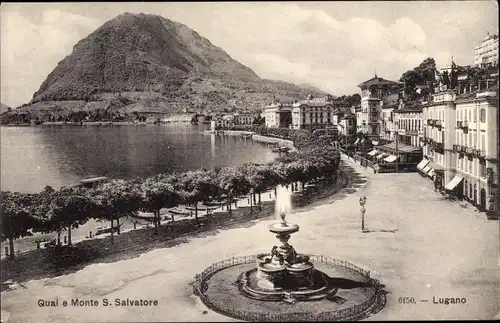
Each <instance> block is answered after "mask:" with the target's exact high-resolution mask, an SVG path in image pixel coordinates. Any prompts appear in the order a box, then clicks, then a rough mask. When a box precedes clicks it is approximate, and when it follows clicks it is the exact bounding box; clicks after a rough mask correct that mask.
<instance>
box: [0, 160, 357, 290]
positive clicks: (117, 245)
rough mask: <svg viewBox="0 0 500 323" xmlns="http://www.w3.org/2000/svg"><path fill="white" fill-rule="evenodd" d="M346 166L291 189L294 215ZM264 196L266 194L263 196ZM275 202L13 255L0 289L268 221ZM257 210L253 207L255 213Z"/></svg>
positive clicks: (330, 192) (341, 185) (320, 198)
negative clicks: (325, 177) (57, 252)
mask: <svg viewBox="0 0 500 323" xmlns="http://www.w3.org/2000/svg"><path fill="white" fill-rule="evenodd" d="M348 173H352V168H351V167H350V166H349V165H347V164H343V165H341V167H340V168H339V176H338V180H337V182H336V183H328V182H326V181H321V182H318V183H316V184H315V185H314V186H309V187H307V188H306V190H305V191H306V192H305V194H303V193H302V192H300V191H296V192H294V193H293V195H292V200H293V205H294V212H301V211H303V210H307V209H309V208H311V207H313V206H315V205H318V204H324V203H325V202H328V201H329V200H331V199H332V198H333V199H336V198H338V196H337V195H339V193H341V192H342V191H343V190H344V189H345V188H346V187H348V186H350V185H351V184H352V182H353V179H352V178H351V176H349V174H348ZM264 194H267V193H264ZM274 203H275V200H274V199H273V200H272V201H267V202H263V203H262V206H261V207H262V208H261V210H255V211H254V212H253V213H250V208H249V207H247V206H243V207H238V208H237V209H236V210H233V215H232V216H229V215H228V212H227V211H219V212H214V213H213V214H212V215H211V216H210V217H200V219H199V222H200V223H201V225H200V226H198V225H196V223H195V222H196V221H195V219H190V218H188V219H182V220H177V221H175V222H168V223H167V224H164V225H162V226H160V228H159V234H158V235H156V236H155V235H154V234H153V228H152V227H149V228H137V229H135V230H130V231H128V232H123V233H122V234H120V235H115V236H114V240H115V242H114V244H111V242H110V235H106V236H103V237H99V238H97V239H95V238H92V239H85V240H83V241H80V242H78V243H74V244H73V246H72V247H71V248H68V247H67V246H63V248H62V250H63V251H64V252H63V253H62V257H60V256H61V255H55V254H54V253H53V250H52V249H35V250H30V251H27V252H23V253H20V254H19V255H17V257H16V260H15V261H14V262H12V261H10V260H8V259H6V258H3V259H1V260H0V263H1V267H2V273H3V275H2V291H4V290H6V289H8V286H7V285H8V284H11V283H9V282H11V281H14V282H17V283H22V282H25V281H29V280H33V279H42V278H47V277H54V276H60V275H65V274H68V273H71V272H75V271H78V270H81V269H83V268H84V267H86V266H88V265H92V264H96V263H103V262H116V261H120V260H124V259H130V258H135V257H138V256H140V255H141V254H144V253H145V252H148V251H151V250H155V249H158V248H170V247H173V246H176V245H178V244H182V243H189V242H190V241H191V240H192V239H194V238H198V237H200V236H210V235H217V234H218V232H219V231H220V230H231V229H235V228H241V227H249V226H253V225H254V224H255V223H256V222H258V221H259V220H270V219H272V218H273V217H274V216H275V215H274ZM257 208H258V206H255V209H257Z"/></svg>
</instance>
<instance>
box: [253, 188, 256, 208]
mask: <svg viewBox="0 0 500 323" xmlns="http://www.w3.org/2000/svg"><path fill="white" fill-rule="evenodd" d="M253 204H254V205H256V204H257V193H255V191H254V192H253Z"/></svg>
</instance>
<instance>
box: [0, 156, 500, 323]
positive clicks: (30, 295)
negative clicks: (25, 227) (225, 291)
mask: <svg viewBox="0 0 500 323" xmlns="http://www.w3.org/2000/svg"><path fill="white" fill-rule="evenodd" d="M344 160H345V159H344ZM347 163H348V164H349V165H351V166H352V167H354V168H355V169H356V170H357V171H358V172H360V173H361V174H362V175H364V176H366V179H367V182H366V183H365V184H363V185H362V186H361V187H360V188H358V189H357V190H356V191H352V192H347V191H346V190H344V193H341V194H340V195H339V196H338V197H337V198H335V200H334V201H333V202H328V203H326V204H322V205H319V206H315V207H312V208H309V209H306V210H305V211H303V212H300V213H294V214H292V215H290V216H288V217H287V220H288V221H289V222H291V223H296V224H298V225H299V226H300V231H299V232H298V233H296V234H294V236H293V237H292V238H291V239H290V244H292V245H293V246H294V248H295V249H296V250H297V251H298V252H300V253H305V254H316V255H320V254H323V255H328V256H331V257H336V258H340V259H344V260H347V261H349V262H352V263H354V264H356V265H358V266H360V267H362V268H365V269H368V270H370V271H371V277H373V278H375V279H378V280H380V282H381V284H383V285H385V288H384V289H385V290H386V291H387V292H388V294H387V305H386V306H385V308H384V309H382V310H381V311H380V312H379V313H377V314H375V315H373V316H371V317H370V318H368V320H410V319H413V320H431V319H436V320H442V319H446V320H451V319H493V318H494V317H495V316H497V315H498V313H499V312H500V305H499V302H498V300H499V296H500V294H499V288H500V287H499V270H498V269H499V230H498V227H499V224H498V221H489V220H486V216H485V215H481V214H474V212H473V211H470V210H467V209H466V210H464V209H462V208H461V207H460V206H459V205H458V204H457V203H454V202H450V201H445V200H443V198H442V196H441V195H440V194H439V193H436V192H434V190H433V186H432V183H431V182H430V181H429V180H427V179H424V178H422V177H421V176H420V175H419V174H417V173H406V174H373V173H370V172H367V171H365V170H364V168H361V167H359V166H358V165H355V164H354V163H353V162H347ZM351 190H352V189H351ZM361 196H366V197H367V202H366V205H365V208H366V214H365V229H367V231H368V232H365V233H363V232H362V231H361V213H360V205H359V197H361ZM470 208H471V207H469V209H470ZM270 223H272V221H270V220H260V221H256V223H255V225H253V226H250V227H244V228H237V229H230V230H223V231H220V232H219V233H218V234H217V235H210V236H206V237H201V238H193V239H191V241H189V243H184V244H180V245H178V246H176V247H172V248H165V249H156V250H154V251H151V252H148V253H145V254H143V255H141V256H140V257H138V258H135V259H130V260H124V261H119V262H115V263H99V264H94V265H89V266H87V267H85V268H84V269H82V270H80V271H78V272H76V273H74V274H69V275H65V276H59V277H56V278H52V279H43V280H37V281H29V282H27V283H26V284H24V286H25V287H26V288H22V287H19V286H18V287H16V288H14V290H11V291H7V292H4V293H2V314H7V315H9V316H10V318H9V322H40V321H51V322H65V321H71V322H88V321H95V322H104V321H107V322H112V321H122V322H124V321H231V319H229V318H226V317H223V316H220V315H218V314H216V313H213V312H211V311H208V313H205V314H204V313H203V311H205V310H206V308H205V307H204V306H203V305H202V304H201V303H200V302H199V301H198V299H196V298H195V297H194V296H192V289H191V286H190V285H189V284H190V282H192V281H193V278H194V276H195V275H196V274H198V273H200V272H201V271H203V270H204V269H205V268H206V267H207V266H209V265H210V264H211V263H213V262H216V261H219V260H223V259H226V258H229V257H231V256H237V255H250V254H256V253H259V252H269V250H270V249H271V247H272V246H273V245H274V244H275V243H276V238H275V237H274V235H273V234H271V233H269V231H268V230H267V226H268V225H269V224H270ZM75 298H79V299H81V300H89V301H90V300H97V301H99V303H100V304H99V305H98V306H94V307H92V308H91V309H89V308H86V307H74V306H67V307H64V306H62V305H60V304H61V302H62V301H64V300H66V301H68V302H70V301H71V299H75ZM104 298H106V299H108V300H112V303H113V306H107V307H106V306H103V305H102V303H103V301H102V300H103V299H104ZM115 298H120V299H127V298H129V299H144V300H152V301H155V300H157V301H158V306H148V307H133V306H114V300H115ZM411 298H413V300H414V301H415V304H411V303H408V302H409V299H411ZM444 298H460V299H462V303H461V304H448V305H445V304H434V301H436V302H438V303H439V300H440V299H441V300H443V302H444ZM40 299H42V300H44V301H52V300H56V299H58V300H59V306H58V307H57V308H54V307H40V306H38V304H37V302H38V301H39V300H40ZM463 299H465V303H463ZM398 300H399V302H398ZM407 300H408V301H407ZM403 302H405V303H403ZM497 318H498V317H497Z"/></svg>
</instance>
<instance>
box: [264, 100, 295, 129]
mask: <svg viewBox="0 0 500 323" xmlns="http://www.w3.org/2000/svg"><path fill="white" fill-rule="evenodd" d="M262 115H263V117H264V119H265V120H266V127H268V128H289V127H290V126H291V125H292V104H291V103H280V102H277V101H275V102H273V103H271V104H270V105H267V106H266V107H265V108H264V111H263V112H262Z"/></svg>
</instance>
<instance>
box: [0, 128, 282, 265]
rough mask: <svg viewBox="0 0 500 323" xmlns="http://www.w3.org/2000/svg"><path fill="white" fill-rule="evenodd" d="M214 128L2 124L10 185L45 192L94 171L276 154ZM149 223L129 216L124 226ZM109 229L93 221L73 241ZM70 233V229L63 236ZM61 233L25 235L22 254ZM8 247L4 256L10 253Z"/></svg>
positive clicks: (130, 174)
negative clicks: (210, 130) (217, 132)
mask: <svg viewBox="0 0 500 323" xmlns="http://www.w3.org/2000/svg"><path fill="white" fill-rule="evenodd" d="M206 129H208V127H207V126H206V125H199V126H196V125H191V124H181V123H179V124H166V125H133V124H130V125H103V126H76V125H50V126H49V125H42V126H35V127H1V128H0V130H1V138H0V140H1V176H2V177H1V188H2V190H10V191H18V192H32V193H36V192H39V191H41V190H42V189H43V188H44V187H45V186H46V185H51V186H53V187H54V188H58V187H60V186H64V185H68V184H72V183H75V182H76V181H78V180H80V179H82V178H85V177H89V176H107V177H110V178H123V179H132V178H137V177H147V176H150V175H153V174H158V173H169V172H172V171H184V170H188V169H196V168H200V167H206V168H209V169H213V168H214V167H215V166H221V167H224V166H237V165H241V164H244V163H246V162H269V161H272V160H273V159H275V158H276V154H274V153H273V152H272V151H271V149H270V148H269V147H268V146H265V145H262V144H258V143H254V142H253V141H252V140H251V139H243V138H241V137H239V136H222V135H210V134H204V133H203V131H204V130H206ZM134 221H135V222H137V223H138V224H139V225H142V224H146V223H147V222H148V221H142V220H136V219H131V218H128V217H125V218H123V219H122V229H123V230H127V229H132V228H133V226H134V225H133V222H134ZM103 226H105V227H106V226H108V224H107V223H99V222H97V221H95V220H90V221H89V222H87V223H86V224H84V225H82V226H80V227H79V228H78V229H75V230H74V231H73V235H72V236H73V241H74V242H77V241H80V240H82V239H85V238H86V236H87V235H88V234H89V232H90V231H92V232H93V233H95V232H96V231H97V229H98V228H99V227H103ZM65 235H67V233H66V232H65V231H63V236H65ZM55 236H56V234H55V233H51V234H47V235H41V234H35V235H34V236H32V237H26V238H23V239H19V240H17V241H16V242H15V248H16V249H15V250H16V251H27V250H30V249H33V248H35V240H36V239H39V238H42V237H44V238H48V239H52V238H54V237H55ZM4 256H5V255H4V252H3V250H2V258H3V257H4Z"/></svg>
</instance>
